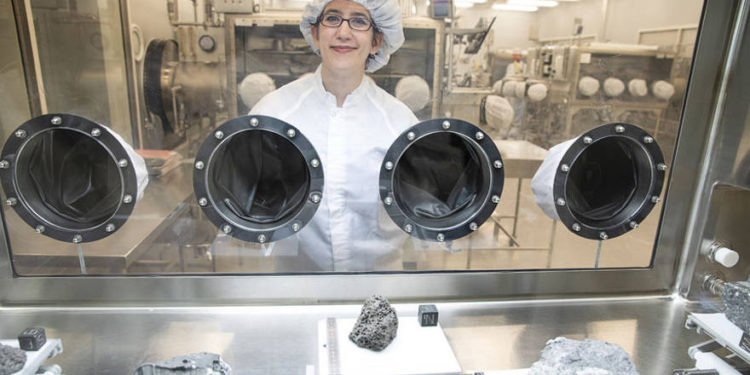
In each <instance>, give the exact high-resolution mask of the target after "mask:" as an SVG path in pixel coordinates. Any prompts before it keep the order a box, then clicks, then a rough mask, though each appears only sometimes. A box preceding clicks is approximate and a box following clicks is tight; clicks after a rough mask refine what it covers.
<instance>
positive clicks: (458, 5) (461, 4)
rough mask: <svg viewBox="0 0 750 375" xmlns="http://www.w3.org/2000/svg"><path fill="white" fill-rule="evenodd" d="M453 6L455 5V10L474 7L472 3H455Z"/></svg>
mask: <svg viewBox="0 0 750 375" xmlns="http://www.w3.org/2000/svg"><path fill="white" fill-rule="evenodd" d="M454 4H456V8H471V7H473V6H474V3H472V2H462V1H456V2H455V3H454Z"/></svg>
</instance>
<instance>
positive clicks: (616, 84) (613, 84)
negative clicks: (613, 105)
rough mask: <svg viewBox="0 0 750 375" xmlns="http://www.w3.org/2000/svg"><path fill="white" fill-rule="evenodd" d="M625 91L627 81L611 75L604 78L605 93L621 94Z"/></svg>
mask: <svg viewBox="0 0 750 375" xmlns="http://www.w3.org/2000/svg"><path fill="white" fill-rule="evenodd" d="M624 91H625V83H623V82H622V80H620V79H619V78H614V77H609V78H607V79H605V80H604V93H605V94H607V96H610V97H615V96H620V95H621V94H622V93H623V92H624Z"/></svg>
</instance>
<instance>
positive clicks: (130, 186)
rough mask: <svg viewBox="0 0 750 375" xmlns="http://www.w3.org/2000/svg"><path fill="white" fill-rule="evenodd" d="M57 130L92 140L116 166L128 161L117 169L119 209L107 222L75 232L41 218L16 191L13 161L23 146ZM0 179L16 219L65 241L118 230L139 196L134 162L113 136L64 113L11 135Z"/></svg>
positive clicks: (24, 126) (32, 122) (90, 238)
mask: <svg viewBox="0 0 750 375" xmlns="http://www.w3.org/2000/svg"><path fill="white" fill-rule="evenodd" d="M58 129H65V130H68V131H74V132H77V133H80V134H81V136H84V137H89V138H90V139H93V140H94V141H95V142H96V143H97V144H99V145H100V146H101V147H103V148H104V150H105V151H106V153H107V154H109V156H110V157H111V158H112V162H113V163H115V165H118V161H120V160H123V159H124V160H127V164H126V165H125V166H124V167H123V166H120V167H119V168H118V169H117V170H118V173H119V174H120V176H119V177H120V186H121V191H120V194H119V195H120V198H119V202H120V204H119V206H118V207H117V209H116V210H115V212H114V214H113V215H112V216H111V217H110V218H109V219H107V220H104V221H102V222H101V223H100V224H97V225H95V226H93V227H90V228H85V229H75V228H67V227H65V226H62V225H60V224H59V223H55V222H54V221H55V220H54V218H49V217H44V215H42V214H40V213H38V212H36V211H34V209H33V208H32V206H31V205H30V204H29V202H27V201H26V199H25V198H24V195H23V193H22V192H20V191H19V190H20V188H19V186H18V183H17V181H18V177H17V173H18V171H17V168H16V166H17V163H16V161H17V160H18V158H19V155H22V153H23V152H24V146H25V145H26V144H27V143H28V142H29V141H30V140H31V139H33V138H34V137H36V136H39V135H41V134H44V133H46V132H48V131H52V130H58ZM94 134H96V135H94ZM6 162H7V164H6ZM0 180H2V186H3V190H4V191H5V196H6V205H9V204H10V203H11V202H13V204H12V207H13V209H14V210H15V211H16V213H18V216H20V217H21V219H23V221H25V222H26V223H27V224H29V226H31V228H33V229H34V230H35V231H36V232H37V233H41V234H44V235H45V236H48V237H52V238H54V239H56V240H60V241H64V242H92V241H96V240H100V239H102V238H104V237H107V236H109V235H111V234H112V233H114V232H115V231H117V230H118V229H120V227H122V226H123V225H124V224H125V221H127V219H128V218H129V217H130V214H131V213H132V212H133V209H134V207H135V203H136V199H137V195H138V181H137V177H136V173H135V168H134V167H133V160H132V159H131V158H130V156H129V155H128V152H127V150H125V148H124V147H123V145H122V144H121V143H120V141H119V140H118V139H117V137H116V136H115V135H114V133H112V132H111V131H110V130H108V129H106V128H105V127H103V126H102V125H100V124H97V123H95V122H93V121H91V120H88V119H86V118H83V117H80V116H76V115H72V114H65V113H53V114H46V115H42V116H39V117H35V118H33V119H31V120H29V121H26V122H25V123H23V124H22V125H21V126H19V127H18V128H17V129H16V130H15V131H14V132H13V134H12V135H11V136H10V138H8V140H7V141H6V142H5V146H4V147H3V151H2V158H1V160H0ZM126 202H127V203H126Z"/></svg>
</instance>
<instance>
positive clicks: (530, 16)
mask: <svg viewBox="0 0 750 375" xmlns="http://www.w3.org/2000/svg"><path fill="white" fill-rule="evenodd" d="M458 14H459V16H460V18H459V19H458V22H457V23H458V27H460V28H472V27H474V26H476V24H477V21H478V20H479V18H480V17H485V18H486V19H487V21H488V22H489V21H490V20H491V19H492V17H494V16H497V19H496V20H495V24H494V25H493V26H492V30H493V31H494V40H493V43H492V48H493V49H510V48H526V47H533V46H535V45H536V44H535V43H534V42H533V41H531V40H529V27H530V26H531V25H532V24H533V23H534V22H535V19H536V15H535V14H534V13H524V12H501V11H496V10H492V9H490V7H489V6H483V7H481V8H478V7H476V6H475V7H474V8H470V9H461V10H460V11H459V13H458Z"/></svg>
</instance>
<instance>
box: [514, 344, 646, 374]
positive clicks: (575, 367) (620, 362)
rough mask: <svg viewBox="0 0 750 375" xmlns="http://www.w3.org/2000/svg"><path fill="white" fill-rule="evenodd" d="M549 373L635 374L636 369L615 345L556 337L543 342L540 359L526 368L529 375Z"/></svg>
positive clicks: (624, 352) (624, 353)
mask: <svg viewBox="0 0 750 375" xmlns="http://www.w3.org/2000/svg"><path fill="white" fill-rule="evenodd" d="M550 374H555V375H583V374H586V375H594V374H596V375H638V371H636V369H635V365H634V364H633V361H632V360H631V359H630V356H629V355H628V353H627V352H626V351H625V350H623V349H622V348H621V347H620V346H619V345H616V344H612V343H610V342H605V341H598V340H589V339H585V340H583V341H578V340H571V339H567V338H565V337H558V338H556V339H553V340H549V341H547V345H546V346H545V347H544V350H542V358H541V359H540V360H539V361H537V362H536V363H534V365H532V366H531V369H530V371H529V375H550Z"/></svg>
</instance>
